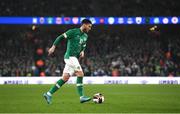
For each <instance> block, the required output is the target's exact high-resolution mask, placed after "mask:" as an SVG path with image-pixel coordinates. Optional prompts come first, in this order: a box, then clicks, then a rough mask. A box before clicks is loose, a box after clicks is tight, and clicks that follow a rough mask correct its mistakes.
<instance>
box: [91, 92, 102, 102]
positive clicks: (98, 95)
mask: <svg viewBox="0 0 180 114" xmlns="http://www.w3.org/2000/svg"><path fill="white" fill-rule="evenodd" d="M93 102H94V103H98V104H100V103H103V102H104V96H103V95H102V94H101V93H96V94H94V95H93Z"/></svg>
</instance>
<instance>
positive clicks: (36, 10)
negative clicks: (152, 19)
mask: <svg viewBox="0 0 180 114" xmlns="http://www.w3.org/2000/svg"><path fill="white" fill-rule="evenodd" d="M179 6H180V2H179V1H178V0H163V1H161V0H146V1H144V0H88V1H87V0H73V1H72V0H53V1H50V0H38V1H37V0H1V2H0V12H1V13H0V15H1V16H177V15H179V11H180V10H179ZM162 14H163V15H162Z"/></svg>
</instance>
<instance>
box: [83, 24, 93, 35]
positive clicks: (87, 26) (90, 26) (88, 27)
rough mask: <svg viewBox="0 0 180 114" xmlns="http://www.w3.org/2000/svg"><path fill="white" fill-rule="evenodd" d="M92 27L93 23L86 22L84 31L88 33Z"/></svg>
mask: <svg viewBox="0 0 180 114" xmlns="http://www.w3.org/2000/svg"><path fill="white" fill-rule="evenodd" d="M91 28H92V24H84V32H86V33H88V32H89V31H90V30H91Z"/></svg>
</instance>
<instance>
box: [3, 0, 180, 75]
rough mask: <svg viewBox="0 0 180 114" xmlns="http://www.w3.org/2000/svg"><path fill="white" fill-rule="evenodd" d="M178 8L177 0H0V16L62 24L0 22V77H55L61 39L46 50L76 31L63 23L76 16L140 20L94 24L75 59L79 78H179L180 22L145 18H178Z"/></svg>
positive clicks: (62, 48) (62, 47) (60, 62)
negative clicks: (80, 73) (49, 19)
mask: <svg viewBox="0 0 180 114" xmlns="http://www.w3.org/2000/svg"><path fill="white" fill-rule="evenodd" d="M179 6H180V2H179V1H177V0H163V1H162V0H146V1H144V0H73V1H71V0H53V1H50V0H38V1H37V0H1V1H0V17H1V18H2V17H8V18H11V17H23V18H26V17H28V18H34V17H37V18H35V19H40V20H41V19H44V18H45V17H59V18H60V19H62V18H63V19H64V21H63V22H64V24H63V23H58V24H52V23H50V24H43V23H41V21H42V20H41V21H40V23H39V24H38V23H36V21H37V20H34V22H33V23H26V24H18V23H13V24H11V23H3V22H2V21H5V20H2V19H0V23H1V24H0V76H1V77H6V76H8V77H9V76H13V77H14V76H17V77H22V76H28V77H34V76H37V77H39V76H60V75H61V74H62V71H63V68H64V61H63V58H64V53H65V50H66V40H63V41H62V42H61V44H60V45H59V46H58V49H57V50H56V52H55V53H54V55H53V56H51V57H48V56H47V50H48V49H49V48H50V47H51V45H52V43H53V41H54V40H55V39H56V37H57V36H59V35H60V34H62V33H63V32H65V31H66V30H68V29H70V28H74V27H80V25H79V24H72V23H66V22H67V20H66V19H71V18H73V17H76V18H78V19H79V21H80V19H81V17H83V18H85V17H87V18H89V17H97V18H98V17H105V18H107V19H109V18H111V19H112V18H113V17H116V18H118V17H122V18H123V17H132V18H136V17H143V22H142V24H141V23H128V20H127V23H126V24H124V23H119V24H113V23H114V21H113V22H112V21H107V20H105V19H104V18H102V20H101V19H99V20H101V21H100V24H98V23H96V22H94V23H95V24H94V25H93V28H92V31H91V32H90V33H89V39H88V43H87V48H86V51H85V56H86V57H85V58H84V59H82V60H81V61H80V62H81V65H82V67H83V70H84V73H85V76H91V77H93V76H113V77H119V76H162V77H168V76H170V77H177V76H180V32H179V30H180V26H179V24H180V23H179V21H180V18H176V19H177V23H176V24H175V23H168V22H167V21H161V23H159V21H158V22H157V20H156V21H153V22H154V23H152V20H151V19H155V18H156V19H157V17H160V18H159V19H162V20H163V18H162V17H168V19H170V18H171V17H178V16H179V15H180V8H179ZM61 17H62V18H61ZM64 17H65V18H64ZM151 17H152V18H151ZM52 19H53V18H52ZM91 19H94V18H91ZM95 19H96V18H95ZM103 19H104V20H103ZM111 19H109V20H111ZM128 19H129V18H128ZM18 21H20V22H23V19H22V20H21V19H20V20H18ZM106 21H107V23H106Z"/></svg>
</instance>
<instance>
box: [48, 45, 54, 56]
mask: <svg viewBox="0 0 180 114" xmlns="http://www.w3.org/2000/svg"><path fill="white" fill-rule="evenodd" d="M55 48H56V47H55V46H54V45H53V46H52V47H51V48H49V50H48V55H49V56H50V55H51V54H52V53H54V51H55Z"/></svg>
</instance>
